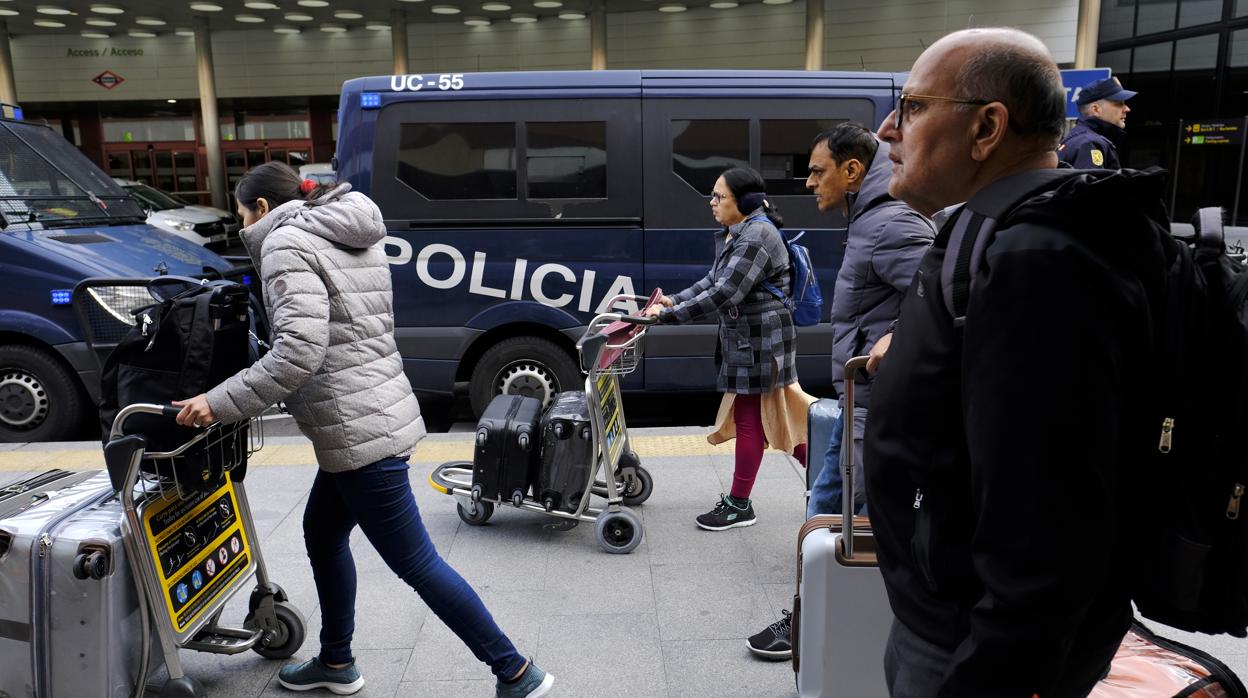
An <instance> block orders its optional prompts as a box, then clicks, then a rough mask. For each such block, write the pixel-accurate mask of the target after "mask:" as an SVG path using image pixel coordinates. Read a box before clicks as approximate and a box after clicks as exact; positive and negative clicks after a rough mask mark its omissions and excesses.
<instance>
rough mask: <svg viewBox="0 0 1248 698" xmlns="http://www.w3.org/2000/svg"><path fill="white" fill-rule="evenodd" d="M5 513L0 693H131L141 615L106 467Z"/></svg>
mask: <svg viewBox="0 0 1248 698" xmlns="http://www.w3.org/2000/svg"><path fill="white" fill-rule="evenodd" d="M60 483H61V484H66V485H67V486H64V487H62V488H61V489H54V490H47V491H42V492H39V493H37V494H36V495H35V496H34V497H28V499H30V500H32V501H29V502H26V504H27V505H23V506H19V507H8V508H6V512H0V516H2V517H3V518H0V695H8V696H14V697H15V698H16V697H17V696H22V697H25V696H40V697H41V698H42V697H44V696H47V697H50V698H58V697H61V696H73V697H74V698H79V697H82V698H87V697H92V696H102V697H108V698H114V697H125V696H129V695H130V694H131V691H132V690H133V686H134V677H135V676H136V675H137V674H138V662H139V652H138V644H137V643H136V642H133V641H122V642H118V639H120V638H137V637H138V636H139V634H140V629H141V628H140V623H141V622H142V621H141V617H140V614H139V609H138V602H137V598H136V587H135V584H134V578H133V576H132V575H131V572H130V566H129V562H128V561H127V559H126V552H125V547H124V545H123V543H122V540H121V519H122V511H121V505H120V503H119V502H118V501H117V498H116V497H115V496H114V494H113V489H112V485H111V484H110V483H109V479H108V475H107V473H103V472H99V473H95V474H93V475H91V476H90V477H87V478H86V479H83V478H81V477H70V478H64V479H63V480H61V481H60Z"/></svg>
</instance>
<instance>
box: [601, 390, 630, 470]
mask: <svg viewBox="0 0 1248 698" xmlns="http://www.w3.org/2000/svg"><path fill="white" fill-rule="evenodd" d="M598 414H600V415H602V439H603V440H602V443H603V447H604V448H603V452H604V453H605V454H606V455H607V458H608V459H609V461H608V462H610V463H619V462H620V452H621V451H623V449H624V419H623V417H621V415H620V390H619V385H618V384H617V380H616V377H615V375H614V374H610V373H608V374H602V375H599V376H598Z"/></svg>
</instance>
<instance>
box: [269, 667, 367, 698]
mask: <svg viewBox="0 0 1248 698" xmlns="http://www.w3.org/2000/svg"><path fill="white" fill-rule="evenodd" d="M277 681H278V683H280V684H282V687H283V688H289V689H290V690H292V691H311V690H312V689H314V688H326V689H329V690H330V691H332V692H334V693H337V694H338V695H340V696H349V695H351V694H352V693H355V692H357V691H359V690H360V689H361V688H364V677H363V676H361V675H360V670H359V669H356V668H355V662H351V666H346V667H343V668H341V669H330V668H329V667H327V666H325V664H324V663H323V662H321V659H320V657H313V658H312V659H309V660H308V661H306V662H304V663H303V664H287V665H286V666H284V667H282V670H281V671H279V672H277Z"/></svg>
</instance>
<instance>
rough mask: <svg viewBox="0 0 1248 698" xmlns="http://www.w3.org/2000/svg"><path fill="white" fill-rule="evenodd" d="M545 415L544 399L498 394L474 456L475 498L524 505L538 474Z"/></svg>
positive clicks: (484, 416)
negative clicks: (542, 419) (542, 423)
mask: <svg viewBox="0 0 1248 698" xmlns="http://www.w3.org/2000/svg"><path fill="white" fill-rule="evenodd" d="M541 416H542V401H541V400H538V399H537V398H531V397H524V396H521V395H498V396H495V398H494V399H493V400H492V401H491V402H490V404H489V406H487V407H486V408H485V412H484V413H483V414H482V415H481V419H480V421H478V422H477V440H476V449H475V450H474V452H473V456H472V498H473V499H474V500H476V501H491V502H504V501H510V502H511V503H512V504H514V505H516V506H520V503H521V502H522V501H523V500H524V495H525V493H526V492H528V490H529V486H530V485H531V484H532V483H533V476H534V475H535V472H534V471H535V470H536V466H537V452H538V440H539V439H540V436H539V433H538V422H539V421H540V419H541Z"/></svg>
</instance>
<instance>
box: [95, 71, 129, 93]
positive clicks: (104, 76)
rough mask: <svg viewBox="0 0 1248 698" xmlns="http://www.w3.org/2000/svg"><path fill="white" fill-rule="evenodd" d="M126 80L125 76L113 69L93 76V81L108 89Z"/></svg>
mask: <svg viewBox="0 0 1248 698" xmlns="http://www.w3.org/2000/svg"><path fill="white" fill-rule="evenodd" d="M125 81H126V79H125V78H123V77H121V76H120V75H118V74H117V73H114V72H113V71H111V70H106V71H104V72H102V73H100V74H99V75H96V76H95V77H93V78H91V82H93V83H95V84H97V85H99V86H100V87H103V88H104V89H106V90H111V89H113V88H114V87H116V86H118V85H120V84H121V83H123V82H125Z"/></svg>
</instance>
